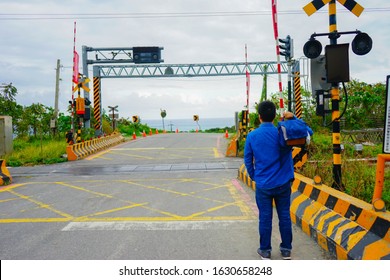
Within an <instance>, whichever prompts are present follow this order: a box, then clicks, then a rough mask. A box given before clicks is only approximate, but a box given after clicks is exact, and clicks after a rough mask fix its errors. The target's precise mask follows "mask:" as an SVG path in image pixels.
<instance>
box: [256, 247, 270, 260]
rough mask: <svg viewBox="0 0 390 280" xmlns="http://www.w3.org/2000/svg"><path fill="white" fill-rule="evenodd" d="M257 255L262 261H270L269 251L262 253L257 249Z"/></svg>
mask: <svg viewBox="0 0 390 280" xmlns="http://www.w3.org/2000/svg"><path fill="white" fill-rule="evenodd" d="M257 254H259V256H260V257H261V259H262V260H270V259H271V251H262V250H260V248H259V249H257Z"/></svg>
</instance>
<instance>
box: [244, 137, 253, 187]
mask: <svg viewBox="0 0 390 280" xmlns="http://www.w3.org/2000/svg"><path fill="white" fill-rule="evenodd" d="M244 163H245V167H246V171H247V172H248V174H249V177H250V178H251V179H252V180H253V179H254V175H255V169H254V166H253V150H252V146H251V144H250V138H249V135H248V137H247V139H246V141H245V149H244Z"/></svg>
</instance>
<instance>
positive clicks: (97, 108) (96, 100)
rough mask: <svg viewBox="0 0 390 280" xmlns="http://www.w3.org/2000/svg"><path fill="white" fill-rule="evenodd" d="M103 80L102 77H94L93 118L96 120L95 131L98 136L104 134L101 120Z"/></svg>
mask: <svg viewBox="0 0 390 280" xmlns="http://www.w3.org/2000/svg"><path fill="white" fill-rule="evenodd" d="M100 84H101V79H100V77H93V116H94V118H95V131H96V132H97V133H98V134H101V132H102V118H101V106H102V104H101V98H100V96H101V90H100Z"/></svg>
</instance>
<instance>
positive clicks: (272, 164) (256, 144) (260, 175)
mask: <svg viewBox="0 0 390 280" xmlns="http://www.w3.org/2000/svg"><path fill="white" fill-rule="evenodd" d="M244 163H245V167H246V169H247V172H248V174H249V176H250V177H251V178H252V180H255V182H256V187H257V188H265V189H272V188H275V187H278V186H281V185H284V184H285V183H287V182H288V181H291V180H293V179H294V164H293V160H292V153H291V147H288V146H286V144H285V142H284V139H283V137H282V135H279V133H278V129H277V128H276V127H275V126H274V125H273V124H272V123H270V122H269V123H268V122H263V123H262V124H261V125H260V127H259V128H257V129H255V130H253V131H252V132H250V133H249V134H248V136H247V139H246V143H245V150H244Z"/></svg>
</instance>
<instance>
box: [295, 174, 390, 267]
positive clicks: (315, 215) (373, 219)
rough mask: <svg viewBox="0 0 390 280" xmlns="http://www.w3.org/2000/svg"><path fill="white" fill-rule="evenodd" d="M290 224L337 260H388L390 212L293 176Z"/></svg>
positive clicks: (307, 179) (389, 250)
mask: <svg viewBox="0 0 390 280" xmlns="http://www.w3.org/2000/svg"><path fill="white" fill-rule="evenodd" d="M291 216H292V220H293V222H294V223H295V224H296V225H297V226H299V227H300V228H301V229H302V230H303V231H304V232H305V233H306V234H308V235H309V236H311V237H312V238H313V239H314V240H316V241H317V243H318V244H319V245H320V246H321V247H323V248H324V249H326V250H327V251H329V252H330V253H332V254H333V255H334V256H335V257H337V259H356V260H360V259H370V260H372V259H382V260H390V213H389V212H386V213H379V212H375V211H374V210H372V205H371V204H368V203H366V202H363V201H361V200H358V199H356V198H353V197H351V196H349V195H347V194H344V193H342V192H339V191H336V190H334V189H332V188H330V187H327V186H325V185H319V186H316V185H314V184H313V183H312V180H310V179H309V178H306V177H304V176H302V175H300V174H297V173H296V174H295V180H294V183H293V185H292V195H291Z"/></svg>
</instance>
